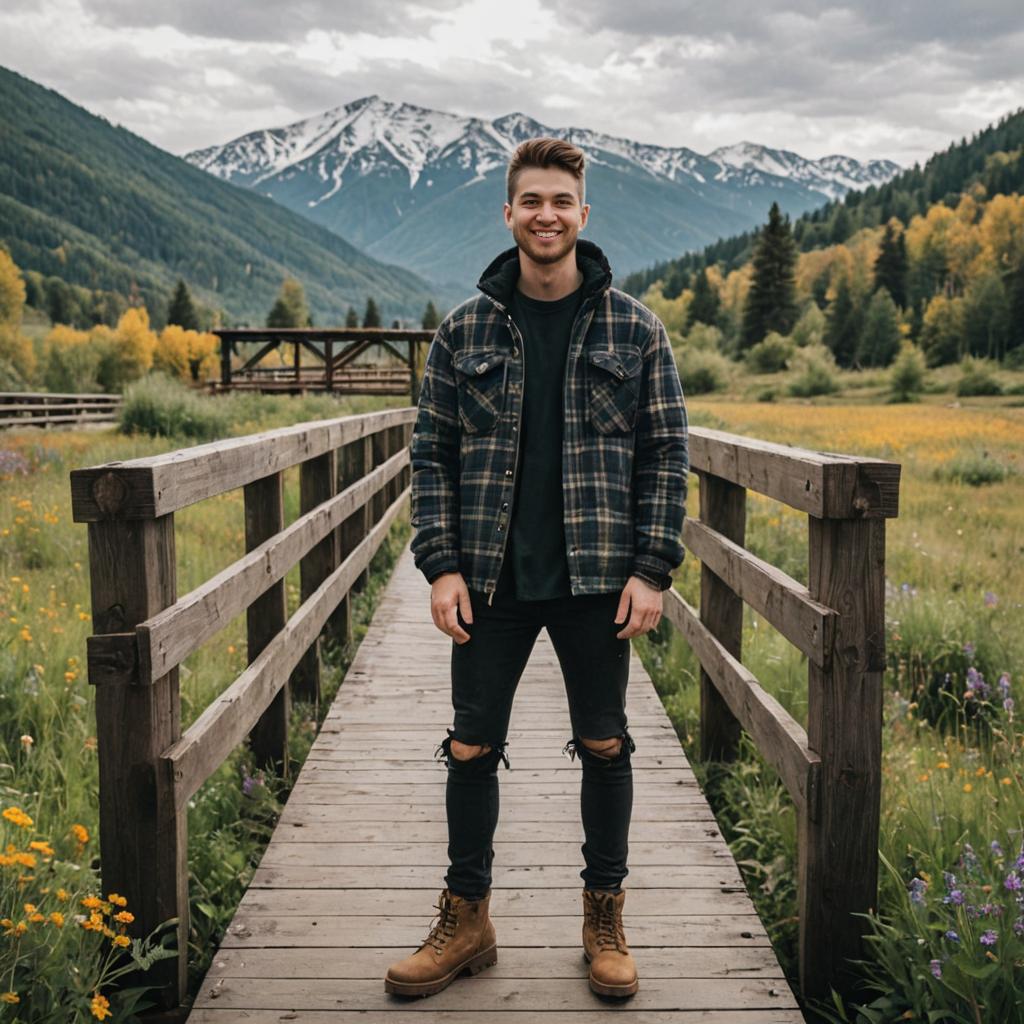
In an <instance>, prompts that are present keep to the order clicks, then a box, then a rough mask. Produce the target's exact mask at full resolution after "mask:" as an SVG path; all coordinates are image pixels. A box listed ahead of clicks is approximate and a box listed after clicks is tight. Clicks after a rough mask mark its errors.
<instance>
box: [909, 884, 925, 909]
mask: <svg viewBox="0 0 1024 1024" xmlns="http://www.w3.org/2000/svg"><path fill="white" fill-rule="evenodd" d="M927 891H928V883H927V882H926V881H925V880H924V879H923V878H912V879H911V880H910V901H911V902H912V903H916V904H917V905H918V906H924V894H925V893H926V892H927Z"/></svg>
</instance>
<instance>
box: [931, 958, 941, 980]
mask: <svg viewBox="0 0 1024 1024" xmlns="http://www.w3.org/2000/svg"><path fill="white" fill-rule="evenodd" d="M928 967H929V968H930V969H931V972H932V975H933V976H934V977H936V978H941V977H942V964H941V963H939V961H938V960H930V961H929V962H928Z"/></svg>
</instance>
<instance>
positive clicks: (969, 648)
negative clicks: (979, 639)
mask: <svg viewBox="0 0 1024 1024" xmlns="http://www.w3.org/2000/svg"><path fill="white" fill-rule="evenodd" d="M974 651H975V647H974V644H972V643H971V641H970V640H968V641H967V643H965V644H964V646H963V652H964V654H966V655H967V657H968V658H973V657H974Z"/></svg>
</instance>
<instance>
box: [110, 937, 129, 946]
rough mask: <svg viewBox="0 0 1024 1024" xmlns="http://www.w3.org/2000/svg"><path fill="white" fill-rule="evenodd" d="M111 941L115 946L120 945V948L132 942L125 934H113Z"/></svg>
mask: <svg viewBox="0 0 1024 1024" xmlns="http://www.w3.org/2000/svg"><path fill="white" fill-rule="evenodd" d="M113 942H114V945H115V946H121V947H122V948H124V947H126V946H130V945H131V944H132V940H131V939H130V938H129V937H128V936H127V935H115V936H114V939H113Z"/></svg>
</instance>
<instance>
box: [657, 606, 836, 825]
mask: <svg viewBox="0 0 1024 1024" xmlns="http://www.w3.org/2000/svg"><path fill="white" fill-rule="evenodd" d="M666 597H667V599H666V601H665V617H666V618H668V619H669V620H670V621H671V622H672V623H673V625H675V626H676V628H677V629H678V630H679V631H680V632H681V633H682V634H683V636H684V637H685V638H686V641H687V643H689V644H690V646H691V647H692V648H693V650H694V653H695V654H696V655H697V657H698V658H699V659H700V663H701V667H702V672H703V673H704V674H706V675H707V678H708V679H709V680H710V682H711V685H713V686H714V687H715V689H716V690H717V691H718V693H719V694H720V695H721V697H722V699H723V700H724V701H725V703H726V704H727V705H728V706H729V709H730V712H731V713H732V715H733V716H734V717H735V719H736V721H737V722H738V723H739V724H740V725H742V727H743V728H744V729H745V730H746V731H747V732H748V733H749V734H750V736H751V738H752V739H753V740H754V742H755V743H756V744H757V748H758V750H759V751H760V752H761V754H762V756H763V757H764V759H765V760H766V761H767V762H768V763H769V764H770V765H771V766H772V767H773V768H774V769H775V770H776V771H777V772H778V773H779V776H780V777H781V779H782V781H783V782H784V783H785V785H786V789H787V790H788V791H789V795H790V796H791V797H792V799H793V802H794V803H795V804H796V806H797V807H798V808H799V809H801V810H804V809H806V810H807V812H808V813H809V814H811V815H812V816H813V817H815V818H816V817H817V815H818V805H819V800H820V778H821V763H820V758H819V757H818V755H817V753H816V752H815V751H813V750H812V749H811V748H810V745H809V742H808V739H807V734H806V733H805V732H804V730H803V728H802V727H801V726H800V724H799V723H798V722H797V721H795V720H794V718H793V717H792V716H791V715H790V714H789V712H788V711H786V709H785V708H784V707H783V706H782V705H781V704H780V703H779V702H778V701H777V700H776V699H775V698H774V697H773V696H772V695H771V694H770V693H768V692H767V691H766V690H765V689H764V688H763V687H762V686H761V684H760V683H759V682H758V681H757V679H756V678H755V676H754V675H753V673H752V672H750V670H749V669H748V668H747V667H746V666H745V665H743V664H742V663H741V662H740V661H738V660H737V659H736V658H734V657H733V656H732V655H731V654H730V653H729V652H728V651H727V650H726V649H725V648H724V647H723V646H722V644H721V642H720V641H719V640H718V639H716V638H715V637H714V636H713V635H712V634H711V631H710V630H709V629H707V627H706V626H705V625H704V624H703V623H702V622H701V621H700V619H699V618H698V616H697V613H696V611H695V610H694V609H693V608H692V607H691V606H690V605H689V604H687V602H686V601H685V600H684V599H683V598H682V597H681V596H680V595H679V594H678V593H677V592H676V591H674V590H673V591H668V592H667V594H666Z"/></svg>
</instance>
